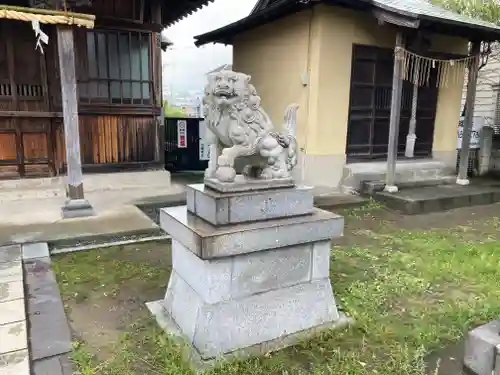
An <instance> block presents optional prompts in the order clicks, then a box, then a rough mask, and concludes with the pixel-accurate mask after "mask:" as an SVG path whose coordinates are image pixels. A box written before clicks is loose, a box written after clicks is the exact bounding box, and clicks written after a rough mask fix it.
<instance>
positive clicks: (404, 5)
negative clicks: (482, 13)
mask: <svg viewBox="0 0 500 375" xmlns="http://www.w3.org/2000/svg"><path fill="white" fill-rule="evenodd" d="M372 2H373V4H374V5H375V6H376V7H378V8H381V9H385V10H388V11H392V12H397V13H399V14H402V15H405V16H408V17H413V18H420V17H421V16H424V17H429V18H435V19H436V20H449V21H453V22H458V23H462V24H467V25H471V26H482V27H485V28H489V29H496V30H500V26H497V25H495V24H493V23H490V22H486V21H482V20H480V19H476V18H472V17H467V16H463V15H461V14H458V13H455V12H452V11H450V10H447V9H444V8H442V7H440V6H438V5H434V4H431V3H430V2H429V1H427V0H372Z"/></svg>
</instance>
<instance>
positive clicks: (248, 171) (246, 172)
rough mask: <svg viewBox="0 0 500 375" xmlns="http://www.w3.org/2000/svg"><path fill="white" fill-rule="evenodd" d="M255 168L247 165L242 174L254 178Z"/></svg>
mask: <svg viewBox="0 0 500 375" xmlns="http://www.w3.org/2000/svg"><path fill="white" fill-rule="evenodd" d="M252 172H253V166H252V165H251V164H247V165H245V166H244V167H243V170H242V171H241V174H242V175H243V176H245V177H252Z"/></svg>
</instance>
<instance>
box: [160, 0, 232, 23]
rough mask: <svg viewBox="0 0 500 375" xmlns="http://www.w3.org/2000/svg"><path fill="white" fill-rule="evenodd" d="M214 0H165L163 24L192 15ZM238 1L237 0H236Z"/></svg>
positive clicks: (163, 4)
mask: <svg viewBox="0 0 500 375" xmlns="http://www.w3.org/2000/svg"><path fill="white" fill-rule="evenodd" d="M213 1H214V0H163V2H162V8H163V12H162V24H163V26H164V27H168V26H172V25H173V24H174V23H176V22H179V21H180V20H182V19H184V18H186V17H188V16H190V15H191V14H193V13H195V12H196V11H198V10H199V9H201V8H203V7H204V6H206V5H208V4H209V3H211V2H213ZM235 1H236V0H235Z"/></svg>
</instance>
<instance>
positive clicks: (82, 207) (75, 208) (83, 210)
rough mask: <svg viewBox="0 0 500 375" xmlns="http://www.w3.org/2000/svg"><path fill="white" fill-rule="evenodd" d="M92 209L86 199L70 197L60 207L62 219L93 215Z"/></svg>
mask: <svg viewBox="0 0 500 375" xmlns="http://www.w3.org/2000/svg"><path fill="white" fill-rule="evenodd" d="M94 215H95V213H94V209H93V208H92V206H91V205H90V203H89V202H88V201H87V200H86V199H72V200H68V201H66V204H65V205H64V206H63V208H62V217H63V219H74V218H77V217H87V216H94Z"/></svg>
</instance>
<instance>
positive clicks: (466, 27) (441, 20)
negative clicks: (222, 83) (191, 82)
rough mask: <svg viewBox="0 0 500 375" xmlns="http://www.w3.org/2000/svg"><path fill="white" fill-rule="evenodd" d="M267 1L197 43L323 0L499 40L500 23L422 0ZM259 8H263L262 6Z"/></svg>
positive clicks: (220, 39) (223, 39)
mask: <svg viewBox="0 0 500 375" xmlns="http://www.w3.org/2000/svg"><path fill="white" fill-rule="evenodd" d="M267 2H268V0H260V1H258V2H257V4H256V5H255V7H254V9H253V10H252V12H251V13H250V15H249V16H247V17H245V18H243V19H241V20H239V21H236V22H234V23H232V24H229V25H227V26H224V27H221V28H219V29H217V30H213V31H210V32H208V33H205V34H202V35H198V36H195V44H196V45H197V46H201V45H204V44H207V43H212V42H213V43H225V44H229V43H230V41H231V38H232V37H233V36H234V35H237V34H239V33H242V32H244V31H247V30H250V29H252V28H255V27H258V26H261V25H263V24H266V23H269V22H272V21H274V20H276V19H278V18H281V17H284V16H286V15H288V14H291V13H293V12H297V11H299V10H300V9H301V8H302V9H303V8H304V7H307V6H312V5H314V4H317V3H320V2H324V3H327V4H330V5H341V6H344V7H349V8H355V9H358V10H360V9H366V10H370V9H371V10H373V9H379V10H383V11H386V12H389V13H393V14H396V15H399V16H402V17H406V18H408V19H413V20H420V21H422V22H423V24H425V25H426V26H431V27H432V26H436V25H439V26H442V27H444V29H448V31H450V32H453V33H455V31H456V34H457V35H461V36H464V37H470V39H472V38H478V37H479V38H480V39H483V40H500V26H497V25H494V24H491V23H488V22H485V21H481V20H477V19H473V18H470V17H466V16H462V15H459V14H457V13H454V12H451V11H449V10H446V9H443V8H440V7H438V6H435V5H432V4H430V3H428V2H426V1H422V0H350V1H344V0H312V1H310V2H309V4H302V3H299V0H281V1H277V2H275V3H272V4H271V5H269V6H266V4H267ZM259 7H264V8H262V9H259Z"/></svg>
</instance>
